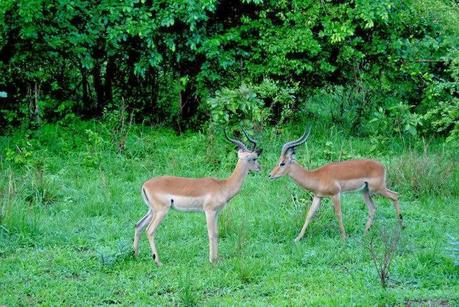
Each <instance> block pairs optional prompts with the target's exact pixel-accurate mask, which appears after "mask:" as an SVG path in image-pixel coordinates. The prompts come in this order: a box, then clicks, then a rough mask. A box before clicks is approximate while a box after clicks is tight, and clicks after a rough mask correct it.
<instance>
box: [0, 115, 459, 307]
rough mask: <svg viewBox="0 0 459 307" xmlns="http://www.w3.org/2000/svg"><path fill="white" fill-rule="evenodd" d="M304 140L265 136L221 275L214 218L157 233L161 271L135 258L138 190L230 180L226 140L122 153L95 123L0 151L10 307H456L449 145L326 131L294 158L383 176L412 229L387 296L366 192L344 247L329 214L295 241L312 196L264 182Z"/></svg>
mask: <svg viewBox="0 0 459 307" xmlns="http://www.w3.org/2000/svg"><path fill="white" fill-rule="evenodd" d="M85 129H87V131H86V132H85ZM300 130H301V129H298V128H297V129H296V130H295V129H285V130H284V131H282V135H280V136H274V134H271V133H268V132H269V131H267V132H266V134H261V135H259V136H258V138H259V139H260V140H261V143H262V147H263V148H264V154H263V156H262V158H261V161H260V163H261V164H262V167H263V171H262V172H261V173H259V174H251V175H249V176H248V178H246V181H245V183H244V186H243V188H242V191H241V193H240V194H239V195H238V196H237V197H235V198H234V199H233V200H232V201H231V202H230V203H229V204H228V205H227V207H226V208H225V209H224V210H223V211H222V213H221V215H220V217H219V262H218V263H217V264H216V265H215V266H213V265H211V264H210V263H209V262H208V241H207V230H206V224H205V218H204V214H199V213H182V212H176V211H170V213H169V214H168V216H167V217H166V218H165V219H164V221H163V223H162V224H161V226H160V228H159V230H158V231H157V235H156V242H157V246H158V250H159V254H160V256H161V261H162V263H163V266H162V267H160V268H158V267H156V266H155V265H154V263H153V261H152V259H151V256H150V250H149V246H148V242H147V240H146V237H145V236H143V237H142V240H141V244H140V257H139V258H138V259H134V258H133V257H132V254H131V246H132V239H133V235H134V224H135V223H136V222H137V221H138V220H139V219H140V218H141V217H142V216H143V215H144V214H145V212H146V207H145V205H144V203H143V201H142V199H141V196H140V186H141V184H142V183H143V181H145V180H146V179H148V178H150V177H153V176H158V175H164V174H170V175H178V176H190V177H200V176H209V175H211V176H215V177H220V178H223V177H226V176H228V175H229V173H230V172H231V171H232V168H233V167H234V165H235V163H236V154H235V152H234V150H233V147H232V146H231V145H229V144H226V143H224V141H223V140H222V138H221V137H219V136H218V135H217V138H216V139H215V140H214V141H212V142H211V143H210V145H209V146H206V145H207V144H208V139H207V136H206V135H205V134H200V133H187V134H185V135H184V136H180V137H178V136H176V135H175V134H174V133H173V132H172V131H170V130H167V129H161V128H158V129H150V128H146V127H143V128H142V127H135V128H134V129H133V131H132V133H131V134H130V136H129V138H128V140H127V143H126V150H125V151H124V152H123V153H118V152H117V151H116V149H115V148H116V146H114V145H113V144H111V140H112V138H111V135H110V130H108V129H106V128H104V127H101V126H97V125H96V124H95V123H91V122H84V123H79V124H78V125H73V126H70V127H60V126H57V125H47V126H45V127H43V128H41V129H40V130H38V131H36V132H34V133H32V134H31V135H30V136H29V137H27V138H25V136H24V133H18V134H16V135H13V136H8V137H2V138H0V149H1V154H2V159H1V161H0V163H1V164H0V166H1V177H0V193H1V194H0V195H1V199H0V200H1V203H0V205H1V212H0V218H1V220H0V304H5V305H7V306H14V305H21V304H45V305H61V304H65V305H81V304H94V305H102V304H113V303H116V304H123V305H129V304H132V303H140V304H163V305H171V304H179V305H195V304H198V305H201V304H203V305H234V304H236V305H250V306H252V305H300V304H311V305H322V304H325V305H342V304H347V305H351V304H354V305H375V304H403V303H406V302H412V301H415V302H420V303H422V302H430V303H433V304H439V303H441V302H447V303H449V304H451V305H456V304H459V294H458V293H459V267H458V266H455V264H454V260H453V258H452V257H451V255H450V253H449V252H448V238H449V237H448V234H449V235H452V236H455V237H457V235H458V234H459V223H458V220H459V206H458V205H459V192H458V170H457V161H458V159H457V154H456V153H455V152H453V151H452V150H451V151H448V149H446V150H445V149H443V146H442V144H441V143H442V142H441V140H440V141H435V142H434V144H432V146H431V147H432V148H431V149H430V151H429V153H427V154H424V153H423V152H422V144H418V143H417V142H415V141H410V142H408V141H404V140H389V141H386V142H385V143H384V144H383V145H381V146H379V147H378V144H376V145H375V144H374V143H371V142H369V141H368V140H365V139H356V138H348V137H343V135H341V134H339V133H335V132H333V131H327V130H325V129H322V130H321V129H320V127H319V128H318V129H317V131H315V132H314V134H313V136H312V137H311V140H310V141H308V144H307V145H305V146H304V147H303V148H301V149H299V150H298V152H297V155H298V159H299V160H300V162H301V163H302V164H304V165H307V166H309V167H311V168H312V167H316V166H319V165H321V164H323V163H326V162H327V161H332V160H337V159H345V158H350V157H364V156H368V157H372V158H377V159H380V160H381V161H383V162H384V163H385V164H386V165H388V168H389V171H390V173H389V176H390V182H391V184H392V185H391V188H393V189H394V190H398V191H399V192H400V193H401V196H400V197H401V207H402V212H403V215H404V218H405V224H406V225H407V228H406V229H405V230H403V232H402V236H401V242H400V245H399V248H398V250H397V254H396V256H395V258H394V261H393V264H392V267H391V271H390V272H391V274H390V277H391V279H390V285H389V287H388V288H386V289H383V288H382V287H381V285H380V283H379V279H378V276H377V273H376V271H375V268H374V267H373V265H372V263H371V258H370V254H369V252H368V250H367V248H366V243H365V242H366V241H365V237H364V236H363V229H364V225H365V222H366V218H367V210H366V207H365V205H364V202H363V200H362V197H361V196H360V195H358V194H346V195H345V196H344V198H343V217H344V224H345V227H346V231H347V232H348V234H349V235H350V237H349V239H348V240H347V241H346V242H342V241H341V240H340V236H339V231H338V226H337V222H336V219H335V217H334V214H333V209H332V208H331V204H330V202H329V201H325V202H324V203H323V205H322V207H321V208H320V210H319V212H318V214H317V216H316V218H315V219H314V220H313V222H312V224H311V225H310V227H309V228H308V231H307V233H306V236H305V238H304V239H303V240H302V241H301V242H299V243H294V242H293V239H294V238H295V236H296V235H297V233H298V232H299V230H300V228H301V226H302V224H303V221H304V216H305V213H306V210H307V208H308V207H309V204H310V198H311V197H310V194H309V193H307V192H305V191H303V190H301V189H300V188H298V187H297V186H296V185H295V184H294V183H293V182H292V181H291V180H289V179H288V178H282V179H279V180H278V181H274V182H273V181H269V180H268V178H267V173H268V171H269V170H270V168H271V167H272V166H273V165H274V164H275V163H276V161H277V158H278V154H279V150H280V145H281V144H282V142H284V141H286V140H287V139H288V138H289V137H294V136H297V135H299V133H300V132H299V131H300ZM327 142H329V143H327ZM17 148H19V150H18V149H17ZM403 157H408V158H406V159H403ZM401 159H403V161H405V163H402V162H401ZM209 161H212V163H209ZM409 163H411V164H412V165H414V166H415V167H417V169H418V170H417V172H416V173H413V172H412V169H413V167H414V166H413V167H410V165H409ZM438 164H441V167H440V168H436V167H435V165H438ZM419 165H426V166H427V167H424V168H423V167H419ZM402 166H403V167H402ZM450 168H451V170H450ZM437 169H442V170H448V173H446V174H445V173H441V172H438V171H437ZM436 171H437V172H436ZM419 172H420V173H419ZM423 172H424V173H423ZM400 178H404V179H403V180H400ZM413 182H415V183H416V191H414V192H413V191H412V189H410V185H411V184H413ZM402 192H403V193H402ZM375 201H376V202H377V204H378V205H379V206H378V211H377V218H376V220H375V228H374V230H373V231H377V229H378V228H381V227H385V226H386V225H389V226H390V225H393V223H394V222H395V210H394V208H393V206H392V204H391V203H389V202H388V201H386V200H384V199H382V198H376V199H375Z"/></svg>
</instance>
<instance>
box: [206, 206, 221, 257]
mask: <svg viewBox="0 0 459 307" xmlns="http://www.w3.org/2000/svg"><path fill="white" fill-rule="evenodd" d="M205 213H206V221H207V232H208V234H209V261H210V262H211V263H215V262H216V261H217V257H218V246H217V236H218V235H217V211H214V210H206V211H205Z"/></svg>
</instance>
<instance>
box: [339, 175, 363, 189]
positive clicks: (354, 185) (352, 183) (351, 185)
mask: <svg viewBox="0 0 459 307" xmlns="http://www.w3.org/2000/svg"><path fill="white" fill-rule="evenodd" d="M339 184H340V186H341V192H356V191H360V190H363V188H365V186H366V180H365V179H362V178H359V179H352V180H346V181H341V182H340V183H339Z"/></svg>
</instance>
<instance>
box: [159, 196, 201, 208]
mask: <svg viewBox="0 0 459 307" xmlns="http://www.w3.org/2000/svg"><path fill="white" fill-rule="evenodd" d="M161 200H162V201H163V202H165V203H168V204H169V205H170V207H171V208H173V209H175V210H178V211H203V207H204V204H205V203H206V202H207V200H208V196H207V195H205V196H197V197H188V196H177V195H171V194H167V195H162V196H161Z"/></svg>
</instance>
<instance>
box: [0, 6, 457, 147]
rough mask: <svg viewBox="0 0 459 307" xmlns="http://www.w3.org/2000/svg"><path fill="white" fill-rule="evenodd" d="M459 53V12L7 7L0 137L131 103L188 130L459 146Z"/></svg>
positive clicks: (1, 40) (0, 32) (139, 113)
mask: <svg viewBox="0 0 459 307" xmlns="http://www.w3.org/2000/svg"><path fill="white" fill-rule="evenodd" d="M458 41H459V9H458V6H457V3H456V2H455V1H452V0H422V1H414V0H408V1H405V0H404V1H401V0H398V1H391V0H380V1H370V0H345V1H312V0H298V1H279V0H275V1H270V0H265V1H263V0H242V1H231V0H224V1H216V0H192V1H175V0H174V1H171V0H158V1H151V0H136V1H131V0H122V1H120V0H102V1H82V0H72V1H70V0H55V1H49V0H33V1H31V0H3V1H1V3H0V76H2V78H1V79H0V91H5V92H7V94H8V98H6V99H5V98H0V111H1V113H0V126H1V127H6V126H12V125H13V126H15V125H18V124H19V123H20V122H22V123H25V122H27V121H25V120H26V119H28V120H29V121H28V122H32V123H35V124H37V123H38V122H40V120H58V119H62V118H66V117H68V116H73V115H74V114H77V115H84V116H90V117H93V116H100V115H102V114H103V112H104V110H111V109H113V108H115V109H116V108H117V106H119V105H120V104H121V103H122V102H123V101H125V103H126V105H127V109H128V110H129V112H134V114H135V119H136V120H137V121H139V122H144V121H148V122H152V123H161V124H166V125H169V126H173V127H175V128H176V129H179V130H182V129H183V128H186V127H194V128H196V127H199V126H200V125H202V124H203V123H204V122H206V121H207V120H208V119H211V120H212V121H214V122H217V123H221V122H222V121H226V122H228V121H229V122H235V121H237V120H239V119H240V118H241V117H242V118H243V119H248V120H249V119H250V120H253V119H255V120H258V121H261V120H262V119H266V118H269V119H270V121H269V122H270V123H278V122H279V121H281V122H284V121H288V120H292V119H295V115H296V116H302V117H307V118H309V117H318V118H320V119H321V120H322V121H327V122H328V123H330V124H340V125H341V127H342V128H343V129H344V128H348V129H351V130H352V131H353V133H355V134H361V135H365V134H376V133H378V134H389V135H390V134H394V133H410V134H418V133H423V134H426V135H431V134H432V133H439V134H443V135H449V136H450V139H457V138H458V136H459V126H458V120H459V114H458V109H459V97H458V84H459V83H458V82H459V60H458V59H459V51H458ZM241 91H242V92H241ZM244 91H246V92H248V93H249V96H246V95H245V94H244V93H243V92H244ZM250 95H252V96H250ZM241 96H242V97H241ZM241 99H242V102H244V103H241ZM215 102H217V103H226V102H228V105H226V104H225V105H217V106H216V107H215ZM260 109H261V110H262V111H261V112H259V110H260ZM221 112H226V113H221ZM241 114H242V115H241ZM254 114H256V117H255V118H254ZM266 123H267V122H263V124H266Z"/></svg>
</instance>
